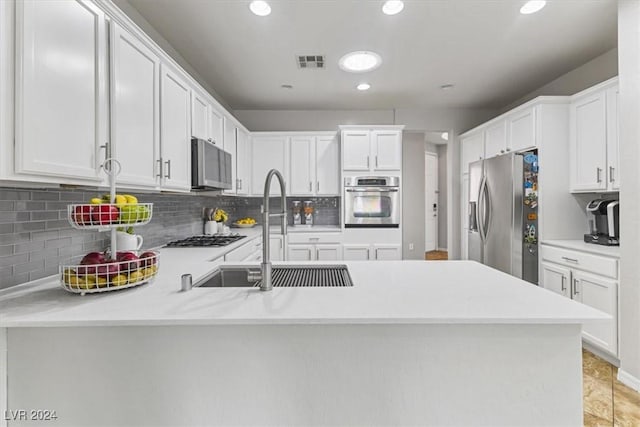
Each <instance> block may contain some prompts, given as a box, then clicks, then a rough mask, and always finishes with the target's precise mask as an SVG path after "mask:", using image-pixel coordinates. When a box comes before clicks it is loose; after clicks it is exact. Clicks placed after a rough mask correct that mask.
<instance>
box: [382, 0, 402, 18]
mask: <svg viewBox="0 0 640 427" xmlns="http://www.w3.org/2000/svg"><path fill="white" fill-rule="evenodd" d="M402 9H404V2H402V1H400V0H388V1H386V2H384V4H383V5H382V12H383V13H384V14H385V15H395V14H398V13H400V12H402Z"/></svg>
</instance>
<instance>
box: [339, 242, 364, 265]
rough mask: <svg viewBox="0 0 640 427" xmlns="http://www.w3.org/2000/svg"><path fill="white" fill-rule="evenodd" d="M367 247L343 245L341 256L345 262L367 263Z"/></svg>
mask: <svg viewBox="0 0 640 427" xmlns="http://www.w3.org/2000/svg"><path fill="white" fill-rule="evenodd" d="M369 249H370V247H369V245H360V244H344V245H342V256H343V257H344V260H345V261H369Z"/></svg>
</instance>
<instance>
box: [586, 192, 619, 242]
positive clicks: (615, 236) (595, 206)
mask: <svg viewBox="0 0 640 427" xmlns="http://www.w3.org/2000/svg"><path fill="white" fill-rule="evenodd" d="M587 213H589V214H593V216H594V219H591V220H589V229H590V230H591V233H589V234H585V235H584V241H585V242H587V243H595V244H597V245H605V246H618V245H620V201H618V200H614V199H608V200H604V199H596V200H592V201H590V202H589V204H588V205H587Z"/></svg>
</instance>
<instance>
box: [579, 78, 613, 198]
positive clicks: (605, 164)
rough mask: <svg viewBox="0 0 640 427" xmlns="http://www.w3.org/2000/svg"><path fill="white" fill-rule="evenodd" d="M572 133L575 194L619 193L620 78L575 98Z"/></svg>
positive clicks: (588, 90)
mask: <svg viewBox="0 0 640 427" xmlns="http://www.w3.org/2000/svg"><path fill="white" fill-rule="evenodd" d="M570 132H571V134H570V154H571V165H570V166H571V191H573V192H598V191H618V190H619V189H620V170H619V164H620V159H619V144H620V143H619V140H618V84H617V79H611V80H608V81H606V82H604V83H601V84H599V85H597V86H595V87H593V88H590V89H587V90H586V91H584V92H581V93H579V94H577V95H575V96H574V97H573V99H572V101H571V128H570Z"/></svg>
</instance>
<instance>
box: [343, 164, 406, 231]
mask: <svg viewBox="0 0 640 427" xmlns="http://www.w3.org/2000/svg"><path fill="white" fill-rule="evenodd" d="M344 226H345V227H346V228H398V227H400V178H398V177H394V176H358V177H348V178H345V179H344Z"/></svg>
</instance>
